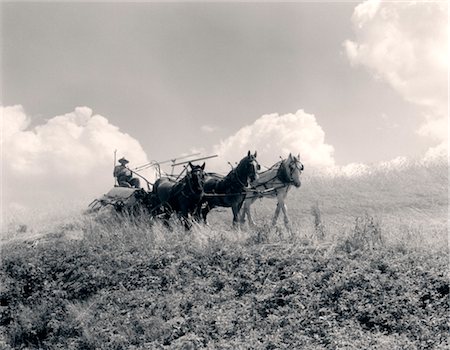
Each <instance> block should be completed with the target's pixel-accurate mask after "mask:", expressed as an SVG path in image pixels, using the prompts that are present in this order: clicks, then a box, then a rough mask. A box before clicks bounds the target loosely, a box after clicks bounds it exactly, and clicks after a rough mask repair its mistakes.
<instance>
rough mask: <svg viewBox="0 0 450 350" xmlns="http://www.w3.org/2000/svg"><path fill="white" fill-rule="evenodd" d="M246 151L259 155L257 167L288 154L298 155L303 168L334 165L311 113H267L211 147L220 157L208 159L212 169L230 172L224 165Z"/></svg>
mask: <svg viewBox="0 0 450 350" xmlns="http://www.w3.org/2000/svg"><path fill="white" fill-rule="evenodd" d="M248 150H251V151H252V153H253V152H254V151H257V152H258V156H257V159H258V160H259V162H260V164H262V165H265V166H270V165H272V164H274V163H275V162H277V161H278V160H279V159H280V158H279V157H280V156H281V157H286V156H287V155H288V154H289V153H292V154H294V155H297V154H298V153H300V156H301V160H302V162H303V163H304V164H305V167H306V168H311V167H313V168H314V167H316V168H324V167H330V166H333V165H334V158H333V152H334V149H333V147H332V146H331V145H328V144H326V143H325V133H324V131H323V129H322V128H321V126H320V125H319V124H318V123H317V121H316V118H315V117H314V115H312V114H308V113H305V112H304V111H303V110H299V111H297V112H296V113H294V114H285V115H278V114H267V115H263V116H261V117H260V118H258V119H257V120H256V121H255V122H254V123H253V124H251V125H247V126H245V127H243V128H241V129H240V130H238V131H237V132H236V133H235V134H234V135H232V136H230V137H228V138H227V139H225V140H222V141H221V142H220V143H219V144H217V145H216V146H214V149H213V152H214V153H217V154H218V155H219V157H218V158H216V159H213V160H211V162H209V164H211V166H212V168H214V169H220V171H225V170H228V169H230V168H229V167H227V166H226V162H228V161H229V162H232V163H234V162H237V161H239V160H240V159H241V158H242V157H244V156H245V155H246V154H247V152H248Z"/></svg>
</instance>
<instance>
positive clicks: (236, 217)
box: [231, 203, 239, 228]
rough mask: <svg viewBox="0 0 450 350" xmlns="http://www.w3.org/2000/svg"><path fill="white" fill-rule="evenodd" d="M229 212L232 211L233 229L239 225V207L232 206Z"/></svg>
mask: <svg viewBox="0 0 450 350" xmlns="http://www.w3.org/2000/svg"><path fill="white" fill-rule="evenodd" d="M231 210H232V211H233V227H234V228H236V227H238V224H239V205H238V204H236V203H235V204H233V205H232V206H231Z"/></svg>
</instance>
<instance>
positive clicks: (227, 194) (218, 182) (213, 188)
mask: <svg viewBox="0 0 450 350" xmlns="http://www.w3.org/2000/svg"><path fill="white" fill-rule="evenodd" d="M259 169H260V166H259V164H258V162H257V161H256V152H255V154H251V153H250V151H248V154H247V156H246V157H244V158H242V159H241V161H240V162H239V164H238V165H237V167H236V168H234V169H233V170H231V171H230V172H229V173H228V175H227V176H225V177H223V176H221V175H218V174H212V173H207V174H206V180H205V184H204V186H203V190H204V192H205V195H204V197H203V200H202V205H201V206H199V208H198V210H197V217H198V218H199V217H200V215H201V217H202V218H203V220H204V222H205V223H206V222H207V221H206V216H207V215H208V213H209V211H210V210H211V209H213V208H215V207H227V208H228V207H231V209H232V211H233V226H235V225H236V224H237V223H238V214H239V210H240V209H241V207H242V203H243V201H244V199H245V188H246V187H247V186H248V184H249V180H250V181H255V180H256V179H257V178H258V173H257V171H258V170H259Z"/></svg>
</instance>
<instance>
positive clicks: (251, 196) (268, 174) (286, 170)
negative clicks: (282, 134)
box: [240, 154, 304, 231]
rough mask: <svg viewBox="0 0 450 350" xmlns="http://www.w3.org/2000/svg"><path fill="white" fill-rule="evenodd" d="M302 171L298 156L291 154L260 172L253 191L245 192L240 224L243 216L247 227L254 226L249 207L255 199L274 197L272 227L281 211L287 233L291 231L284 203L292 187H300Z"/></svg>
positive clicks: (253, 185) (252, 184)
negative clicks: (274, 205) (275, 202)
mask: <svg viewBox="0 0 450 350" xmlns="http://www.w3.org/2000/svg"><path fill="white" fill-rule="evenodd" d="M303 169H304V166H303V164H302V163H301V162H300V155H298V156H297V157H295V156H292V154H289V156H288V157H287V158H286V159H283V160H281V161H279V162H278V163H275V164H274V165H273V166H272V167H270V168H269V169H268V170H266V171H263V172H261V173H260V174H259V178H258V179H257V180H256V181H253V182H252V183H251V186H252V189H254V191H252V190H249V191H248V192H247V197H246V199H245V201H244V204H243V207H242V210H241V213H240V221H241V223H244V222H245V216H246V215H247V218H248V223H249V225H250V226H255V222H254V221H253V219H252V216H251V214H250V206H251V205H252V204H253V203H254V202H255V201H256V199H257V198H262V197H267V198H274V197H276V198H277V200H278V202H277V207H276V209H275V215H274V217H273V219H272V225H274V226H275V225H276V223H277V220H278V216H279V215H280V211H283V214H284V224H285V226H286V228H287V229H288V230H289V231H292V229H291V226H290V223H289V216H288V213H287V206H286V204H285V202H284V201H285V199H286V196H287V193H288V191H289V189H290V188H291V186H292V185H294V186H295V187H297V188H298V187H300V185H301V182H300V174H301V172H302V171H303Z"/></svg>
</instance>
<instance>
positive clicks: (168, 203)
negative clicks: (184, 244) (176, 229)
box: [152, 162, 205, 230]
mask: <svg viewBox="0 0 450 350" xmlns="http://www.w3.org/2000/svg"><path fill="white" fill-rule="evenodd" d="M188 166H189V168H190V171H188V172H187V173H186V175H185V176H184V177H183V178H182V179H181V180H180V181H178V182H177V181H175V180H173V179H172V178H169V177H161V178H159V179H158V180H157V181H156V182H155V184H154V185H153V191H152V195H153V208H154V210H153V214H160V213H161V212H162V213H164V224H165V225H166V226H169V224H168V220H169V218H170V216H171V215H172V213H174V212H175V213H177V214H178V217H179V218H180V219H181V221H182V222H183V224H184V227H185V229H186V230H189V229H190V228H191V227H192V223H191V220H190V215H192V214H194V212H195V210H196V209H197V207H198V205H199V203H200V201H201V199H202V197H203V194H204V192H203V184H204V180H205V172H204V170H205V163H203V165H201V166H200V165H192V163H191V162H189V164H188Z"/></svg>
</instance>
